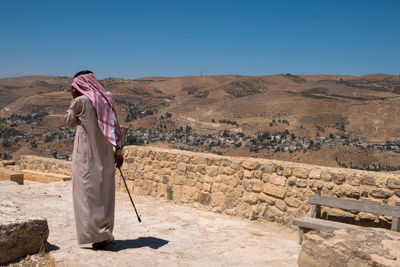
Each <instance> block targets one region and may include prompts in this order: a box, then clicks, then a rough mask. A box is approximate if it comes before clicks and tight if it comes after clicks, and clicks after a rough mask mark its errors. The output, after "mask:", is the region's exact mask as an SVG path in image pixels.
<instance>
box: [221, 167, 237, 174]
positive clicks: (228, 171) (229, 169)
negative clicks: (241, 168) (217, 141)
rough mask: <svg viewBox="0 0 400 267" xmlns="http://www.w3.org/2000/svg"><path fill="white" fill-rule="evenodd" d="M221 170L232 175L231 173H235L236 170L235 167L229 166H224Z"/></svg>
mask: <svg viewBox="0 0 400 267" xmlns="http://www.w3.org/2000/svg"><path fill="white" fill-rule="evenodd" d="M221 172H222V173H223V174H227V175H233V174H235V172H236V170H235V169H232V168H230V167H225V168H223V169H222V171H221Z"/></svg>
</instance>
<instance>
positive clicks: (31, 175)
mask: <svg viewBox="0 0 400 267" xmlns="http://www.w3.org/2000/svg"><path fill="white" fill-rule="evenodd" d="M22 173H23V177H22V182H23V180H24V179H26V180H30V181H35V182H41V183H51V182H59V181H70V180H71V175H64V174H57V173H46V172H40V171H31V170H22ZM124 175H125V177H126V178H127V179H129V178H133V177H132V176H133V175H129V176H127V175H126V173H125V174H124ZM129 180H132V179H129Z"/></svg>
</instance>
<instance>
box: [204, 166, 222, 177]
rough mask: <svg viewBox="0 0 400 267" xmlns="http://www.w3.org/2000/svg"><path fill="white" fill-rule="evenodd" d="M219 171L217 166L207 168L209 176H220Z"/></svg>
mask: <svg viewBox="0 0 400 267" xmlns="http://www.w3.org/2000/svg"><path fill="white" fill-rule="evenodd" d="M218 169H219V167H217V166H210V167H208V168H207V172H206V173H207V175H209V176H217V175H218Z"/></svg>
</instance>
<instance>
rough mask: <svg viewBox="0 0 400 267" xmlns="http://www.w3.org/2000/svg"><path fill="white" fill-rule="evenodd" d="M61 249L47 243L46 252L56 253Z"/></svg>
mask: <svg viewBox="0 0 400 267" xmlns="http://www.w3.org/2000/svg"><path fill="white" fill-rule="evenodd" d="M59 249H60V247H59V246H56V245H54V244H50V243H48V242H47V248H46V252H50V251H56V250H59Z"/></svg>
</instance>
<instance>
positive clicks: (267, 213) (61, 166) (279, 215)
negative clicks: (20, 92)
mask: <svg viewBox="0 0 400 267" xmlns="http://www.w3.org/2000/svg"><path fill="white" fill-rule="evenodd" d="M124 156H125V163H124V166H123V167H122V171H123V172H124V175H125V177H126V178H127V183H128V186H129V189H130V190H131V192H133V193H134V194H137V195H151V196H154V197H157V198H161V199H169V200H173V201H176V202H178V203H187V204H190V205H194V206H196V207H197V206H199V207H202V208H205V209H209V210H212V211H215V212H223V213H226V214H230V215H234V216H242V217H246V218H250V219H266V220H269V221H277V222H281V223H286V224H290V223H291V221H292V219H293V218H296V217H300V216H303V215H305V214H308V213H309V212H310V208H311V207H310V205H308V204H307V199H308V196H309V195H310V194H314V192H315V190H317V189H319V190H321V194H322V195H323V196H330V197H338V198H353V199H369V200H371V201H378V202H385V203H389V204H392V205H393V204H394V202H395V201H400V175H395V174H388V173H376V172H366V171H358V170H350V169H341V168H328V167H321V166H315V165H307V164H298V163H291V162H284V161H275V160H266V159H253V158H236V157H223V156H217V155H213V154H204V153H193V152H188V151H181V150H170V149H161V148H156V147H138V146H127V147H125V149H124ZM21 166H22V168H23V169H24V170H30V171H31V172H35V171H37V172H44V173H50V174H51V175H53V174H59V175H66V176H70V175H71V162H68V161H62V160H56V159H50V158H44V157H37V156H23V157H22V158H21ZM35 175H36V174H35ZM53 176H54V175H53ZM116 184H117V188H118V189H123V187H124V186H123V184H122V181H121V179H120V177H119V175H118V172H117V178H116ZM323 212H325V214H327V215H328V216H332V217H335V216H336V217H341V218H345V219H346V220H352V221H366V222H368V221H374V220H375V221H380V222H383V223H389V222H390V219H391V218H388V217H383V216H381V217H377V216H376V215H372V214H367V213H363V212H361V213H357V212H353V213H352V212H346V211H340V210H334V209H328V208H323Z"/></svg>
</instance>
